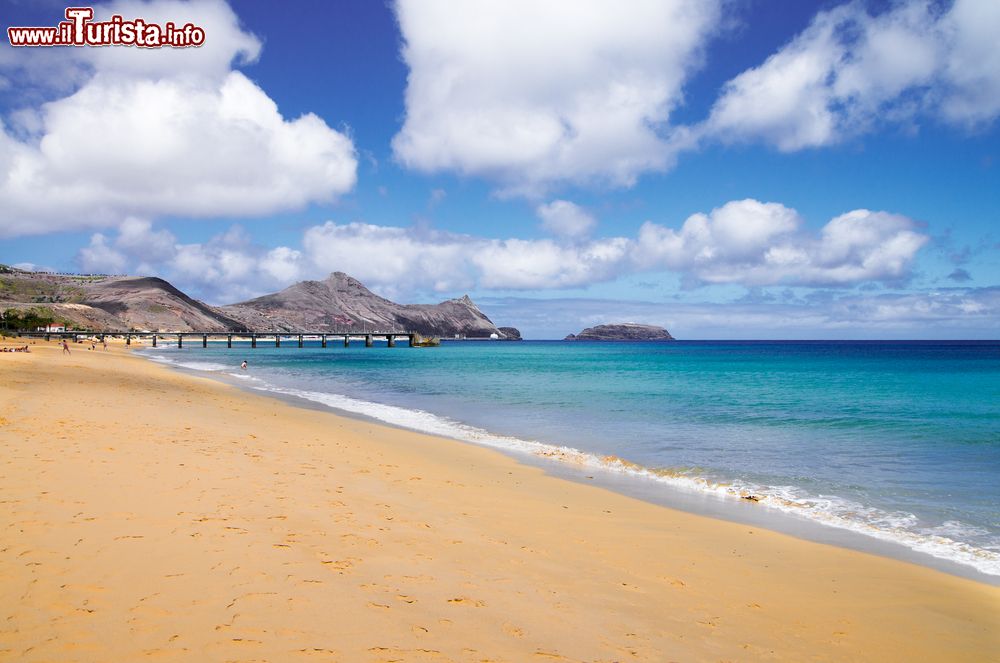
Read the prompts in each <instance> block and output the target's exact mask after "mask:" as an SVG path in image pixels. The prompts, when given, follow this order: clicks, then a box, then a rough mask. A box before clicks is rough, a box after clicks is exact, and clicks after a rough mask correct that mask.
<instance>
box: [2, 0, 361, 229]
mask: <svg viewBox="0 0 1000 663" xmlns="http://www.w3.org/2000/svg"><path fill="white" fill-rule="evenodd" d="M112 11H114V12H116V13H120V14H122V15H124V16H127V17H130V16H142V17H144V18H148V19H156V20H162V21H166V20H168V19H172V20H175V21H179V20H184V21H191V22H193V23H195V24H199V25H204V26H205V29H206V33H207V34H208V36H209V38H208V39H207V40H206V45H205V47H203V48H197V49H178V50H173V49H155V50H144V49H137V48H92V49H73V50H74V53H77V52H78V53H77V54H75V55H73V57H74V58H75V61H76V63H77V64H78V65H79V66H82V67H85V68H87V70H88V71H89V72H90V77H89V78H88V79H87V80H86V82H85V83H83V84H82V86H81V87H80V88H79V89H77V90H76V91H75V92H73V93H72V94H70V95H69V96H64V97H61V98H58V99H55V100H53V101H50V102H48V103H45V104H43V105H41V106H40V107H38V108H29V109H25V110H23V111H22V112H21V113H19V114H15V115H13V116H12V118H13V119H14V120H15V121H16V122H17V123H18V126H11V125H10V124H8V125H7V126H4V125H3V124H2V123H0V236H3V235H7V236H11V235H25V234H36V233H41V232H51V231H57V230H66V229H74V228H81V227H100V226H108V225H115V224H118V223H120V222H121V221H122V219H123V218H125V217H127V216H129V215H139V216H145V217H152V216H161V215H177V216H191V217H204V216H230V215H262V214H267V213H271V212H275V211H278V210H284V209H293V208H297V207H300V206H303V205H305V204H307V203H309V202H313V201H320V202H324V201H330V200H332V199H334V198H335V197H336V196H338V195H340V194H342V193H344V192H346V191H348V190H350V189H351V188H352V187H353V186H354V183H355V180H356V169H357V158H356V153H355V149H354V145H353V143H352V142H351V139H350V138H349V137H348V136H346V135H345V134H343V133H340V132H338V131H335V130H333V129H331V128H330V127H329V126H327V125H326V123H325V122H324V121H323V120H321V119H320V118H319V117H317V116H316V115H313V114H306V115H303V116H302V117H299V118H296V119H294V120H289V119H286V118H284V117H282V115H281V113H280V112H279V111H278V108H277V105H276V104H275V103H274V101H273V100H271V99H270V98H269V97H268V96H267V94H266V93H265V92H264V91H263V90H261V89H260V88H259V87H258V86H257V85H256V84H254V83H253V82H252V81H250V80H249V79H248V78H247V77H246V76H244V75H243V74H241V73H239V72H237V71H232V70H231V69H230V66H231V63H232V62H233V61H234V60H236V61H247V60H251V59H253V58H255V57H256V55H257V53H258V51H259V49H260V43H259V41H258V40H257V39H256V37H254V36H253V35H250V34H248V33H246V32H245V31H243V30H242V29H241V28H240V26H239V22H238V19H237V17H236V16H235V14H233V12H232V10H231V9H230V8H229V6H228V5H227V4H225V3H224V2H222V1H221V0H209V1H207V2H204V3H188V2H179V1H175V0H156V1H155V2H152V3H145V2H134V1H132V2H118V3H115V4H114V5H113V6H111V7H108V8H102V9H101V13H111V12H112ZM36 50H39V49H25V50H24V51H19V52H17V53H15V54H14V56H15V57H18V58H32V57H34V56H35V53H34V51H36ZM10 60H11V57H10V56H7V57H5V58H3V59H2V60H0V67H3V66H5V65H6V64H9V62H10Z"/></svg>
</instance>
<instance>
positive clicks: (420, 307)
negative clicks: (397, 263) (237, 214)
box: [218, 272, 521, 339]
mask: <svg viewBox="0 0 1000 663" xmlns="http://www.w3.org/2000/svg"><path fill="white" fill-rule="evenodd" d="M218 310H219V311H220V312H221V313H223V314H225V315H226V316H228V317H230V318H233V319H235V320H238V321H239V322H240V324H241V325H242V326H244V327H247V328H249V329H256V330H271V331H284V330H292V329H307V330H310V331H345V330H348V331H362V330H363V329H365V328H367V329H379V330H387V329H405V330H408V331H416V332H419V333H421V334H424V335H427V336H441V337H454V336H455V335H456V334H457V335H460V336H464V337H467V338H489V337H490V336H491V335H492V334H496V335H497V336H498V337H499V338H518V339H519V338H520V337H521V335H520V332H518V331H517V330H516V329H513V328H507V329H508V331H507V332H504V331H502V330H501V329H500V328H498V327H497V326H496V325H494V324H493V322H492V321H491V320H490V319H489V318H488V317H486V315H485V314H484V313H483V312H482V311H480V310H479V307H478V306H476V304H475V303H474V302H473V301H472V300H471V299H469V297H468V296H467V295H466V296H465V297H461V298H459V299H449V300H447V301H444V302H441V303H440V304H397V303H395V302H393V301H390V300H388V299H385V298H384V297H379V296H378V295H376V294H375V293H373V292H372V291H371V290H369V289H368V288H366V287H365V286H364V285H363V284H362V283H361V282H360V281H358V280H357V279H354V278H352V277H350V276H348V275H347V274H344V273H343V272H334V273H333V274H331V275H330V276H329V277H328V278H326V279H325V280H323V281H301V282H299V283H296V284H295V285H292V286H289V287H287V288H285V289H284V290H282V291H280V292H276V293H274V294H270V295H264V296H263V297H257V298H256V299H251V300H249V301H246V302H241V303H239V304H230V305H228V306H222V307H219V309H218Z"/></svg>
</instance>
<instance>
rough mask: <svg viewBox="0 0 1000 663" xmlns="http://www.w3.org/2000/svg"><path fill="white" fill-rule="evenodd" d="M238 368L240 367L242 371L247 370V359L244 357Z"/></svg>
mask: <svg viewBox="0 0 1000 663" xmlns="http://www.w3.org/2000/svg"><path fill="white" fill-rule="evenodd" d="M240 368H242V369H243V370H244V371H245V370H247V360H246V359H244V360H243V363H242V364H240Z"/></svg>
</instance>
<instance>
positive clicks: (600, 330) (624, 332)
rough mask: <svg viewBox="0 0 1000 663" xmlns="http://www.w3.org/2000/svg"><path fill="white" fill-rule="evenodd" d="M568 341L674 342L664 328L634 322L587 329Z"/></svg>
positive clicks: (568, 337)
mask: <svg viewBox="0 0 1000 663" xmlns="http://www.w3.org/2000/svg"><path fill="white" fill-rule="evenodd" d="M564 340H566V341H673V340H674V337H673V336H671V335H670V332H668V331H667V330H666V329H664V328H663V327H657V326H655V325H639V324H635V323H634V322H624V323H620V324H614V325H597V326H596V327H587V328H586V329H584V330H583V331H582V332H580V333H579V334H570V335H569V336H567V337H566V338H565V339H564Z"/></svg>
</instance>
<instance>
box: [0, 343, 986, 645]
mask: <svg viewBox="0 0 1000 663" xmlns="http://www.w3.org/2000/svg"><path fill="white" fill-rule="evenodd" d="M32 350H33V352H32V353H30V354H0V527H2V530H0V531H2V534H0V660H18V661H77V660H80V661H134V660H143V659H145V658H146V657H147V656H148V657H156V658H157V659H158V660H159V659H166V660H185V661H187V660H198V661H201V660H205V661H229V660H234V661H235V660H245V661H263V660H267V661H295V660H299V659H313V660H320V661H531V660H538V661H546V660H548V661H560V660H572V661H632V660H638V661H671V660H676V661H701V660H705V661H718V660H747V661H756V660H794V661H804V660H871V661H897V660H898V661H914V660H934V661H946V660H954V661H986V660H997V658H998V657H1000V635H998V633H1000V631H998V628H997V625H998V624H1000V588H997V587H991V586H988V585H985V584H981V583H976V582H974V581H970V580H965V579H961V578H957V577H953V576H950V575H947V574H944V573H940V572H937V571H934V570H931V569H927V568H924V567H920V566H915V565H911V564H906V563H903V562H898V561H895V560H890V559H885V558H881V557H876V556H872V555H867V554H864V553H860V552H855V551H850V550H844V549H840V548H835V547H831V546H825V545H821V544H817V543H811V542H806V541H801V540H798V539H794V538H792V537H788V536H785V535H782V534H776V533H773V532H768V531H764V530H760V529H757V528H753V527H748V526H746V525H739V524H735V523H730V522H723V521H717V520H712V519H710V518H705V517H701V516H695V515H690V514H686V513H682V512H678V511H673V510H670V509H666V508H662V507H659V506H655V505H651V504H647V503H644V502H641V501H638V500H634V499H630V498H628V497H624V496H621V495H617V494H615V493H612V492H609V491H606V490H602V489H600V488H597V487H593V486H586V485H580V484H576V483H573V482H569V481H563V480H560V479H557V478H553V477H550V476H546V475H545V474H543V473H542V472H541V471H540V470H538V469H536V468H532V467H528V466H524V465H521V464H518V463H517V462H515V461H514V460H512V459H510V458H508V457H505V456H503V455H501V454H499V453H496V452H493V451H491V450H487V449H481V448H478V447H474V446H471V445H466V444H462V443H458V442H453V441H450V440H444V439H438V438H434V437H430V436H426V435H420V434H416V433H409V432H403V431H399V430H395V429H391V428H387V427H380V426H378V425H375V424H371V423H367V422H364V421H357V420H353V419H348V418H343V417H338V416H335V415H333V414H330V413H326V412H320V411H315V410H308V409H299V408H296V407H294V406H291V405H288V404H285V403H282V402H280V401H277V400H273V399H269V398H265V397H257V396H254V395H250V394H246V393H243V392H241V391H240V390H238V389H236V388H233V387H230V386H227V385H224V384H220V383H217V382H214V381H211V380H208V379H202V378H196V377H191V376H187V375H183V374H180V373H177V372H173V371H171V370H169V369H167V368H164V367H161V366H157V365H154V364H152V363H151V362H148V361H145V360H142V359H139V358H135V357H131V356H129V353H128V352H127V351H126V350H124V349H121V348H115V349H112V350H111V351H109V352H103V351H101V350H97V351H89V350H86V349H85V348H84V346H82V345H76V346H73V354H72V355H71V356H64V355H62V354H60V351H59V350H58V348H57V347H56V346H55V344H54V343H53V344H52V345H50V346H45V345H44V344H39V345H36V346H33V347H32Z"/></svg>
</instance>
